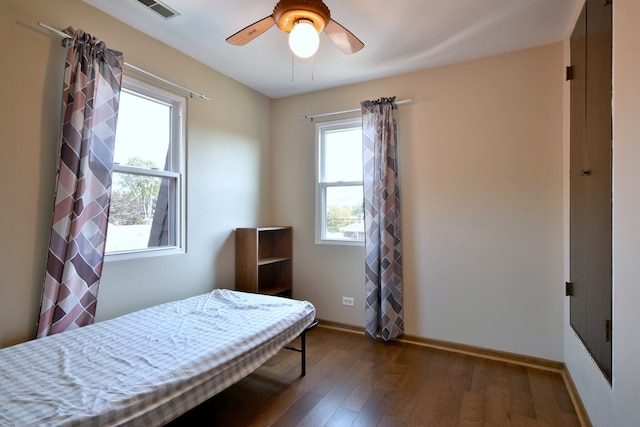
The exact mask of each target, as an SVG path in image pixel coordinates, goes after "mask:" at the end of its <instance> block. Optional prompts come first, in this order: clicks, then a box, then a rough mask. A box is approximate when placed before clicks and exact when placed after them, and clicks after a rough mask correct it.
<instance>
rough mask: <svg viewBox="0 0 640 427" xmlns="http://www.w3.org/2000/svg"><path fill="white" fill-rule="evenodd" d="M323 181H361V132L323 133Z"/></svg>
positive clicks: (352, 130)
mask: <svg viewBox="0 0 640 427" xmlns="http://www.w3.org/2000/svg"><path fill="white" fill-rule="evenodd" d="M324 181H325V182H338V181H362V130H361V129H346V130H337V131H329V132H326V133H325V140H324Z"/></svg>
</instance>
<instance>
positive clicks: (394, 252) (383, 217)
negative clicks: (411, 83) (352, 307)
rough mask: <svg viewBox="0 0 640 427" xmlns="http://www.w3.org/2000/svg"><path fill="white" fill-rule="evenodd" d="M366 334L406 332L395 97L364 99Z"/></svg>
mask: <svg viewBox="0 0 640 427" xmlns="http://www.w3.org/2000/svg"><path fill="white" fill-rule="evenodd" d="M361 107H362V144H363V150H362V152H363V169H364V171H363V173H364V176H363V185H364V225H365V333H366V334H367V335H368V336H370V337H372V338H376V336H377V334H378V333H380V336H381V337H382V339H383V340H385V341H387V340H391V339H394V338H397V337H399V336H401V335H403V334H404V309H403V306H402V299H403V297H402V239H401V228H402V227H401V221H400V220H401V218H400V185H399V184H400V183H399V168H398V164H399V160H400V159H399V153H398V131H397V120H396V118H395V116H394V110H395V108H396V106H395V97H393V98H380V99H378V100H375V101H363V102H362V103H361Z"/></svg>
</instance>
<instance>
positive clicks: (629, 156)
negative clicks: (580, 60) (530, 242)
mask: <svg viewBox="0 0 640 427" xmlns="http://www.w3.org/2000/svg"><path fill="white" fill-rule="evenodd" d="M638 22H640V2H638V1H637V0H616V1H615V2H613V45H614V48H613V385H612V386H611V385H610V384H609V383H608V382H607V380H606V379H605V378H604V376H603V375H602V373H601V372H600V369H599V368H598V367H597V366H596V364H595V363H594V361H593V360H592V359H591V357H590V356H589V353H588V352H587V351H586V350H585V348H584V346H583V345H582V342H581V341H580V339H579V338H578V337H577V336H576V334H575V333H574V332H573V330H572V329H571V326H570V324H569V306H568V303H567V304H566V306H565V320H564V329H565V344H564V347H565V349H564V353H565V362H566V364H567V366H568V368H569V371H570V373H571V377H572V378H573V380H574V382H575V384H576V386H577V388H578V391H579V393H580V396H581V397H582V400H583V402H584V404H585V406H586V408H587V410H588V412H589V417H590V418H591V421H592V423H593V425H594V426H596V427H598V426H602V427H609V426H616V427H626V426H637V425H640V406H639V405H638V396H639V395H640V362H639V361H640V334H639V333H638V325H639V324H640V314H639V313H640V311H639V310H638V304H639V303H640V285H639V284H638V278H640V263H639V262H638V258H639V254H640V225H639V224H640V221H639V218H640V202H639V200H640V198H639V194H640V192H639V189H640V174H638V165H640V121H639V120H638V117H639V114H640V81H639V80H638V70H640V43H639V42H638V40H640V30H639V29H638ZM565 50H566V52H567V53H566V57H567V58H568V52H569V50H568V42H567V43H566V48H565ZM567 62H568V60H567ZM565 94H566V95H565V98H568V94H569V92H568V85H567V88H565ZM565 103H566V102H565ZM568 122H569V110H568V107H567V108H566V109H565V127H566V126H568ZM568 146H569V139H568V133H567V137H565V147H566V148H565V150H566V152H567V153H568ZM568 167H569V165H568V159H567V160H566V165H565V177H568ZM565 187H566V188H568V179H567V181H566V183H565ZM567 198H568V190H567ZM565 205H566V209H565V211H566V212H567V213H566V214H565V216H566V217H568V202H567V203H565ZM567 227H568V220H567ZM567 237H568V234H567ZM566 246H567V249H566V250H565V259H566V261H567V262H566V263H565V264H566V265H567V267H566V269H565V277H566V278H567V280H569V270H568V239H567V243H566Z"/></svg>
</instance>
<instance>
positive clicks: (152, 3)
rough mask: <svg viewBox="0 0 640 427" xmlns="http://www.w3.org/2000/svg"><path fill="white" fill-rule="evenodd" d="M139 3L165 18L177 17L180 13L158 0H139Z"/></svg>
mask: <svg viewBox="0 0 640 427" xmlns="http://www.w3.org/2000/svg"><path fill="white" fill-rule="evenodd" d="M138 3H142V4H143V5H145V6H146V7H148V8H149V9H151V10H153V11H154V12H156V13H157V14H158V15H160V16H162V17H163V18H165V19H170V18H175V17H176V16H178V15H180V14H179V13H178V12H176V11H175V10H173V9H171V8H170V7H169V6H167V5H166V4H164V3H161V2H159V1H156V0H138Z"/></svg>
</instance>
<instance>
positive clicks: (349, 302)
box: [342, 297, 355, 307]
mask: <svg viewBox="0 0 640 427" xmlns="http://www.w3.org/2000/svg"><path fill="white" fill-rule="evenodd" d="M342 305H348V306H349V307H353V306H354V305H355V300H354V299H353V298H350V297H342Z"/></svg>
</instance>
